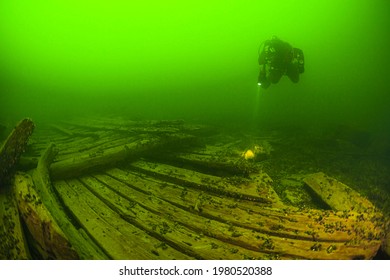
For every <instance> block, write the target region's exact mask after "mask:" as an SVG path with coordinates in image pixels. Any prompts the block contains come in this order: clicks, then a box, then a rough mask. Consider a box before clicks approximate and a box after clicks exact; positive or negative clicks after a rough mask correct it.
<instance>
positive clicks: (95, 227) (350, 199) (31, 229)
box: [13, 119, 385, 259]
mask: <svg viewBox="0 0 390 280" xmlns="http://www.w3.org/2000/svg"><path fill="white" fill-rule="evenodd" d="M212 134H213V131H212V130H211V129H209V128H206V127H202V126H191V125H187V124H185V123H183V122H179V121H178V122H162V121H160V122H158V121H156V122H131V121H124V120H122V121H119V120H111V119H100V120H93V121H92V120H78V121H75V122H68V123H62V124H61V125H55V126H51V127H47V128H45V129H44V128H41V129H39V126H38V127H37V129H36V134H35V135H34V137H33V142H32V144H31V145H30V148H29V151H28V153H27V154H26V156H25V157H24V158H23V160H22V164H23V165H24V166H29V167H33V168H32V169H31V170H30V171H29V172H27V173H26V172H24V173H22V172H20V173H17V174H16V175H15V179H14V186H13V194H14V197H15V199H16V201H17V205H18V208H19V212H20V215H21V217H22V218H23V223H25V225H26V228H27V229H28V236H29V240H30V242H29V244H30V247H31V248H33V249H32V250H33V251H35V254H37V255H39V256H40V257H43V258H47V259H50V258H54V259H79V258H81V259H370V258H373V257H374V256H375V254H376V253H377V251H378V250H379V248H380V246H381V244H382V242H383V239H384V235H385V226H384V224H385V223H384V220H383V216H382V214H381V213H380V212H379V211H378V210H377V209H375V207H374V206H373V205H372V204H371V203H370V202H369V201H368V200H367V199H365V198H364V197H361V196H360V195H359V194H358V193H356V192H355V191H354V190H352V189H351V188H349V187H348V186H346V185H344V184H342V183H340V182H338V181H336V180H334V179H332V178H330V177H328V176H326V175H325V174H323V173H316V174H308V175H307V176H305V177H304V181H305V183H306V184H307V185H308V186H309V187H310V188H311V189H312V190H313V192H314V193H316V195H318V196H319V197H321V198H322V200H323V201H324V202H325V203H327V205H329V209H331V210H329V209H328V210H325V209H324V210H322V209H298V208H295V207H291V206H287V205H284V204H283V203H282V202H281V200H280V199H279V197H278V195H277V194H276V193H275V191H274V190H273V188H272V184H273V182H272V178H270V177H269V176H268V175H267V174H266V173H264V172H262V171H261V170H257V169H256V168H254V167H253V166H252V165H251V162H250V160H245V158H244V157H243V156H242V154H240V153H237V152H233V151H235V149H234V147H235V145H236V144H237V141H236V140H237V139H235V140H233V139H232V140H229V141H226V143H223V144H221V143H213V142H212V141H211V140H210V139H213V137H209V136H210V135H212ZM204 139H208V140H204ZM262 152H264V150H262ZM264 153H266V152H264Z"/></svg>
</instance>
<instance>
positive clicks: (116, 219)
mask: <svg viewBox="0 0 390 280" xmlns="http://www.w3.org/2000/svg"><path fill="white" fill-rule="evenodd" d="M55 187H56V189H57V190H58V192H59V193H60V194H61V198H62V200H63V201H64V203H65V205H66V206H67V207H68V208H69V209H70V211H72V213H73V215H74V216H75V217H76V218H77V219H78V220H79V222H80V223H81V224H82V225H83V227H84V229H85V231H86V232H88V234H89V235H91V236H92V237H93V238H94V240H95V241H96V243H97V244H98V245H99V246H100V247H101V248H102V249H103V250H104V251H105V252H106V254H107V255H109V256H110V257H111V258H113V259H160V258H162V259H187V258H188V257H187V256H186V255H184V254H182V253H180V252H178V251H176V250H174V249H172V248H170V247H169V246H162V244H161V242H160V241H159V240H157V239H155V238H154V237H151V236H149V235H147V234H145V233H144V232H143V231H141V230H139V229H138V228H137V227H135V226H133V225H132V224H130V223H128V222H127V221H125V220H124V219H122V217H121V216H120V215H119V214H118V213H116V212H115V211H113V210H112V209H111V208H109V207H107V205H106V204H104V203H103V202H102V201H101V200H100V199H98V198H97V197H96V196H94V195H93V194H92V193H91V192H90V191H89V190H88V189H86V188H85V187H84V186H83V184H81V183H80V182H79V181H78V180H75V179H73V180H69V181H67V182H64V181H58V182H55ZM129 213H131V212H129ZM131 215H134V213H131Z"/></svg>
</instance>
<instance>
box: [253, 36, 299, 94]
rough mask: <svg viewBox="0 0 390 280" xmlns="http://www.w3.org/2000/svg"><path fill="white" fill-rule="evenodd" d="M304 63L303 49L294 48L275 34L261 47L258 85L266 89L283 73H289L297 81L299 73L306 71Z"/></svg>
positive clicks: (293, 80) (294, 81)
mask: <svg viewBox="0 0 390 280" xmlns="http://www.w3.org/2000/svg"><path fill="white" fill-rule="evenodd" d="M261 47H262V48H261ZM304 63H305V60H304V57H303V52H302V50H301V49H298V48H293V47H292V46H291V45H290V44H289V43H287V42H284V41H282V40H280V39H278V38H277V37H276V36H273V37H272V39H271V40H266V41H265V42H264V43H262V44H261V45H260V48H259V65H260V74H259V78H258V85H259V86H261V87H262V88H264V89H266V88H268V87H269V86H270V85H271V83H272V84H276V83H277V82H279V80H280V78H281V77H282V76H283V75H287V76H288V77H289V78H290V80H291V81H292V82H293V83H297V82H298V81H299V74H302V73H303V72H304Z"/></svg>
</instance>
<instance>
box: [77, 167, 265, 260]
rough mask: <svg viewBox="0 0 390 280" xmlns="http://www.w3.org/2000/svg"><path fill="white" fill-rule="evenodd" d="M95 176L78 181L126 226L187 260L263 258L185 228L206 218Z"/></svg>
mask: <svg viewBox="0 0 390 280" xmlns="http://www.w3.org/2000/svg"><path fill="white" fill-rule="evenodd" d="M95 176H96V179H95V178H93V177H83V178H81V181H82V182H83V183H84V184H85V185H86V186H87V187H88V188H89V189H90V190H91V191H93V192H94V193H95V195H97V196H98V197H99V198H100V199H101V200H103V201H104V202H105V203H106V204H108V205H110V207H111V208H113V209H115V211H116V212H118V213H120V215H121V216H123V217H125V219H126V217H130V218H128V220H129V222H131V223H132V224H135V225H136V226H137V227H138V228H141V229H142V230H144V231H145V232H147V233H148V234H150V235H152V236H156V238H158V239H159V240H162V241H163V242H164V243H166V244H168V245H170V246H172V247H173V248H177V249H178V250H179V251H181V252H183V253H185V254H187V255H188V256H190V257H193V258H197V259H264V258H265V257H266V254H265V253H264V252H257V251H253V250H248V249H246V248H243V247H240V246H236V245H234V244H228V243H225V242H223V241H221V240H219V239H216V238H212V237H210V236H207V235H205V234H203V233H202V232H199V231H194V230H192V229H191V228H189V227H188V223H192V221H193V220H196V219H203V221H204V222H205V223H207V222H208V219H206V218H202V217H197V215H196V214H194V213H189V212H187V211H184V210H182V209H180V208H177V207H175V206H173V205H171V204H169V203H167V202H166V201H164V200H162V199H159V198H157V197H155V196H153V195H145V194H142V193H137V191H133V190H131V189H129V187H128V186H127V185H125V184H123V183H121V182H119V181H116V180H114V179H113V178H111V177H109V176H107V175H99V174H97V175H95ZM118 194H120V195H118ZM129 209H131V212H130V213H129V211H130V210H129Z"/></svg>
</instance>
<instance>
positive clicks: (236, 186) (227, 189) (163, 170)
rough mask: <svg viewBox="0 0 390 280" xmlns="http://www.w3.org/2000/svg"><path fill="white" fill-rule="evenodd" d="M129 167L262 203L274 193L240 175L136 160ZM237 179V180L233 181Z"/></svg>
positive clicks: (187, 184)
mask: <svg viewBox="0 0 390 280" xmlns="http://www.w3.org/2000/svg"><path fill="white" fill-rule="evenodd" d="M131 167H132V168H134V169H135V170H138V171H140V172H144V173H148V174H150V175H152V176H154V177H158V178H163V179H164V180H167V181H170V182H174V183H178V184H183V185H186V186H192V187H194V188H198V189H201V190H207V191H209V192H214V193H217V194H224V195H227V196H231V197H236V198H242V199H247V200H254V201H259V202H263V203H272V201H273V199H274V197H273V196H272V195H273V194H274V193H271V192H269V193H268V190H269V189H270V188H269V187H268V186H266V187H264V188H263V187H262V186H260V185H259V184H256V182H255V181H252V180H248V179H245V178H241V177H236V178H227V179H222V180H221V178H220V177H217V176H213V175H207V174H203V173H200V172H196V171H192V170H187V169H183V168H179V167H173V166H171V165H167V164H162V163H158V164H157V163H152V162H146V161H137V162H134V163H132V164H131ZM235 179H237V181H235Z"/></svg>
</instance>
